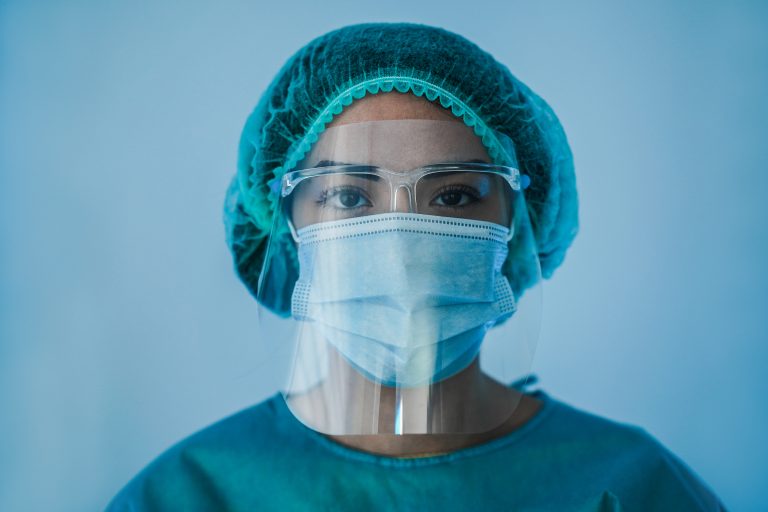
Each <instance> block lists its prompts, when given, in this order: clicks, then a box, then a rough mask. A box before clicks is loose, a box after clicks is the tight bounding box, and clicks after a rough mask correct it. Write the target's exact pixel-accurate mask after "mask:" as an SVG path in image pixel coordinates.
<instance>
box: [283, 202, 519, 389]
mask: <svg viewBox="0 0 768 512" xmlns="http://www.w3.org/2000/svg"><path fill="white" fill-rule="evenodd" d="M509 235H510V232H509V229H507V228H505V227H504V226H501V225H498V224H494V223H491V222H484V221H473V220H466V219H457V218H449V217H440V216H432V215H423V214H415V213H385V214H379V215H370V216H365V217H356V218H352V219H346V220H341V221H334V222H325V223H319V224H313V225H310V226H307V227H305V228H303V229H300V230H298V232H297V236H298V242H299V246H298V254H299V263H300V276H299V279H298V281H297V283H296V287H295V288H294V291H293V297H292V313H293V315H294V317H295V318H296V319H298V320H301V321H305V322H307V325H308V327H310V328H311V329H314V330H315V331H316V332H317V334H319V335H320V336H321V338H323V339H325V340H326V341H327V342H328V343H330V344H331V345H333V346H334V347H335V348H336V349H337V350H338V351H339V352H340V353H341V354H342V355H343V356H344V357H345V358H346V360H347V361H348V362H349V363H350V364H351V365H352V366H353V367H354V368H356V369H357V370H358V371H360V372H361V373H362V374H363V375H365V376H366V377H368V378H369V379H371V380H374V381H377V382H381V383H383V384H385V385H388V386H403V387H414V386H420V385H426V384H430V383H434V382H438V381H440V380H443V379H445V378H447V377H449V376H451V375H453V374H455V373H457V372H459V371H461V370H462V369H464V368H466V367H467V366H468V365H469V364H470V363H471V362H472V361H473V360H474V359H475V357H476V356H477V354H478V352H479V350H480V345H481V343H482V341H483V338H484V337H485V334H486V332H487V330H488V329H490V328H491V327H493V326H494V325H495V324H497V323H498V322H500V321H502V320H504V319H506V318H508V317H509V316H511V315H512V314H513V313H514V312H515V310H516V304H515V299H514V294H513V292H512V289H511V287H510V285H509V282H508V281H507V279H506V277H504V275H503V274H502V273H501V266H502V264H503V263H504V260H505V259H506V257H507V240H508V239H509Z"/></svg>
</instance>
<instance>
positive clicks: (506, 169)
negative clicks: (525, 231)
mask: <svg viewBox="0 0 768 512" xmlns="http://www.w3.org/2000/svg"><path fill="white" fill-rule="evenodd" d="M444 172H477V173H486V174H488V173H491V174H495V175H497V176H500V177H501V178H503V179H504V180H505V181H506V182H507V183H508V184H509V186H510V187H511V188H512V190H513V192H515V193H519V192H521V191H522V189H524V188H525V186H524V185H523V180H522V179H521V174H520V170H519V169H517V168H516V167H511V166H507V165H499V164H489V163H480V162H468V163H464V162H447V163H438V164H431V165H425V166H422V167H417V168H415V169H410V170H406V171H393V170H390V169H386V168H383V167H378V166H375V165H363V164H342V165H329V166H323V167H309V168H307V169H298V170H295V171H290V172H287V173H285V174H284V175H283V177H282V179H281V181H280V197H281V198H282V199H285V198H286V197H288V196H289V195H291V193H292V192H293V191H294V190H295V189H296V187H297V186H298V185H299V184H300V183H301V182H302V181H305V180H308V179H310V178H315V177H318V176H328V175H332V174H367V175H375V176H379V177H381V178H383V179H384V180H386V181H387V182H388V183H389V186H390V197H391V201H392V202H391V204H390V211H395V208H396V207H397V204H396V201H397V191H399V190H400V189H401V188H405V189H406V190H407V191H408V201H409V211H415V206H416V205H415V204H414V202H415V199H414V198H415V197H416V184H417V183H418V182H419V180H421V179H422V178H423V177H425V176H428V175H430V174H437V173H444ZM286 222H287V223H288V227H289V229H290V230H291V235H292V237H293V239H294V240H295V241H296V242H298V235H297V232H296V227H295V226H294V224H293V221H292V219H291V216H290V215H286ZM512 222H513V221H512ZM507 227H509V228H510V229H512V227H511V226H507ZM510 236H511V233H510Z"/></svg>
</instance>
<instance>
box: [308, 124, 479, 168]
mask: <svg viewBox="0 0 768 512" xmlns="http://www.w3.org/2000/svg"><path fill="white" fill-rule="evenodd" d="M469 160H480V161H484V162H490V158H489V156H488V152H487V150H486V148H485V146H484V145H483V143H482V141H481V140H480V138H479V137H478V136H477V135H475V133H474V132H473V131H472V129H471V128H469V127H467V126H466V125H465V124H464V123H462V122H460V121H459V122H457V121H452V120H443V119H440V120H437V119H387V120H369V121H356V122H350V123H345V124H338V125H335V126H334V125H332V126H331V127H330V128H328V129H326V130H325V131H324V132H323V133H322V134H321V135H320V137H319V139H318V141H317V142H316V143H315V144H314V146H313V147H312V149H311V151H310V152H309V154H308V155H307V156H306V157H305V158H304V160H303V161H302V162H300V164H299V166H298V167H299V168H308V167H315V166H317V164H318V163H320V162H322V161H332V162H336V163H339V164H366V165H376V166H378V167H384V168H387V169H390V170H393V171H405V170H409V169H414V168H417V167H421V166H424V165H429V164H435V163H445V162H464V161H469Z"/></svg>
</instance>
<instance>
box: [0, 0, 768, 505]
mask: <svg viewBox="0 0 768 512" xmlns="http://www.w3.org/2000/svg"><path fill="white" fill-rule="evenodd" d="M0 20H1V21H0V42H1V44H2V54H1V59H2V60H1V62H0V66H1V67H0V87H1V89H0V90H1V96H0V118H1V119H2V125H0V130H1V134H2V139H1V146H0V235H1V237H2V238H1V241H0V315H1V316H0V383H1V386H2V387H0V400H1V402H0V509H2V510H13V511H25V510H62V511H70V510H72V511H74V510H97V509H100V508H103V507H104V505H105V504H106V503H107V501H108V500H109V499H110V498H111V497H112V496H113V495H114V494H115V493H116V492H117V491H118V490H119V489H120V488H121V487H122V486H123V485H124V484H125V483H126V482H127V481H128V480H129V479H130V478H131V477H132V476H133V475H134V474H135V473H136V472H137V471H139V470H140V469H141V468H142V467H143V466H144V465H146V464H147V463H148V462H149V461H150V460H151V459H152V458H153V457H155V456H156V455H157V454H159V453H160V452H161V451H163V450H164V449H166V448H168V447H169V446H170V445H171V444H172V443H174V442H176V441H178V440H180V439H181V438H183V437H185V436H186V435H188V434H190V433H192V432H194V431H197V430H199V429H200V428H202V427H204V426H206V425H208V424H210V423H212V422H214V421H216V420H218V419H221V418H222V417H224V416H227V415H229V414H231V413H233V412H235V411H238V410H240V409H242V408H244V407H247V406H249V405H251V404H254V403H256V402H259V401H261V400H262V399H264V398H266V397H267V396H269V395H271V394H273V393H274V392H276V391H277V389H278V388H279V386H280V385H282V384H283V381H284V379H285V376H284V375H280V374H277V372H274V371H271V365H270V362H269V355H268V354H267V353H266V352H265V351H264V350H262V348H261V347H262V344H261V343H260V339H262V337H264V336H269V333H268V332H267V333H265V332H264V331H263V330H260V329H259V325H258V322H257V307H256V303H255V301H254V300H253V299H252V297H251V296H250V295H249V294H248V293H247V291H246V290H245V288H244V287H243V286H242V285H241V284H240V283H239V281H238V280H237V278H236V277H235V274H234V272H233V269H232V262H231V258H230V255H229V253H228V250H227V248H226V246H225V243H224V229H223V225H222V221H221V216H222V214H221V209H222V203H223V199H224V191H225V189H226V186H227V184H228V182H229V180H230V178H231V176H232V175H233V173H234V171H235V158H236V148H237V142H238V137H239V133H240V130H241V128H242V125H243V122H244V121H245V118H246V116H247V115H248V113H249V112H250V111H251V109H252V108H253V106H254V105H255V104H256V101H257V100H258V98H259V96H260V95H261V93H262V92H263V91H264V89H265V87H266V85H267V83H268V82H269V80H271V78H272V77H273V76H274V74H275V73H276V72H277V70H278V69H279V68H280V66H281V65H282V64H283V63H284V62H285V60H286V59H287V58H288V57H289V56H290V55H291V54H292V53H293V52H294V51H295V50H297V49H298V48H299V47H301V46H302V45H304V44H305V43H306V42H308V41H309V40H310V39H311V38H313V37H315V36H317V35H320V34H322V33H325V32H326V31H328V30H331V29H334V28H337V27H340V26H343V25H346V24H350V23H356V22H363V21H415V22H422V23H428V24H432V25H437V26H442V27H445V28H447V29H449V30H453V31H455V32H458V33H460V34H462V35H464V36H466V37H468V38H469V39H470V40H472V41H474V42H476V43H477V44H479V45H480V46H481V47H483V48H484V49H486V50H488V51H489V52H491V53H492V54H493V55H494V56H495V57H496V58H497V59H498V60H500V61H501V62H503V63H505V64H506V65H507V66H509V68H510V69H511V70H512V72H513V73H514V74H515V75H516V76H518V77H519V78H520V79H521V80H523V81H524V82H526V83H527V84H528V85H529V86H531V87H532V88H533V90H535V91H536V92H538V93H539V94H541V95H542V96H543V97H544V98H545V99H546V100H547V101H548V102H549V103H550V104H551V105H552V107H553V108H554V110H555V112H556V113H557V114H558V116H559V117H560V119H561V120H562V122H563V125H564V126H565V129H566V132H567V134H568V136H569V140H570V142H571V144H572V148H573V152H574V155H575V161H576V173H577V185H578V190H579V198H580V201H581V208H580V214H581V231H580V233H579V235H578V237H577V238H576V241H575V243H574V244H573V246H572V248H571V250H570V251H569V252H568V254H567V257H566V260H565V262H564V264H563V266H562V267H561V268H560V269H558V270H557V272H556V273H555V275H554V278H553V279H552V280H551V281H547V282H545V283H544V318H543V327H542V331H541V338H540V341H539V348H538V352H537V356H536V360H535V363H534V371H535V372H536V373H537V374H538V375H539V377H540V381H541V387H542V388H543V389H545V390H546V391H548V392H549V393H550V394H551V395H553V396H554V397H556V398H559V399H561V400H564V401H566V402H568V403H571V404H573V405H575V406H577V407H580V408H584V409H586V410H588V411H592V412H595V413H598V414H601V415H604V416H607V417H609V418H612V419H617V420H620V421H623V422H628V423H633V424H637V425H640V426H642V427H644V428H645V429H647V430H648V431H649V432H650V433H652V434H653V435H655V436H656V437H657V438H658V439H659V440H661V441H662V442H663V443H664V444H665V445H666V446H668V447H669V448H670V449H671V450H672V451H674V452H675V453H676V454H678V455H679V456H680V457H681V458H682V459H683V460H685V461H686V462H687V463H688V464H689V465H690V466H691V467H692V468H693V469H694V471H696V472H697V473H698V474H699V475H700V476H701V477H702V478H703V479H704V480H705V481H706V482H707V483H708V484H709V485H711V486H712V487H713V488H714V490H715V491H716V492H717V493H718V494H719V496H720V497H721V498H722V499H723V501H724V502H725V504H726V505H727V506H728V507H730V508H732V509H733V510H760V509H761V504H762V506H764V504H765V503H766V502H768V487H766V486H765V482H766V481H768V440H767V439H766V434H765V433H766V431H768V406H767V403H766V398H765V392H766V391H767V390H768V389H767V388H768V386H767V384H768V376H767V375H768V373H767V372H766V371H765V366H766V362H768V357H767V356H768V320H766V313H768V308H766V306H767V305H768V271H766V264H767V263H768V229H767V228H768V206H767V205H768V200H766V191H768V166H767V165H766V164H768V158H767V156H768V144H767V143H766V135H767V134H768V129H767V128H768V123H767V122H766V119H767V118H768V102H767V101H766V99H765V94H766V91H768V66H766V63H768V23H767V20H768V4H766V3H765V2H757V1H756V2H745V1H721V2H712V1H696V2H694V1H686V2H670V1H661V0H658V1H645V2H633V3H630V2H609V1H605V2H567V1H562V2H549V1H541V2H539V1H537V2H533V1H530V2H515V1H509V2H502V1H498V2H488V1H472V2H466V3H461V2H455V3H446V2H435V1H424V2H405V1H390V2H371V3H369V4H364V3H361V2H352V1H327V2H309V1H304V2H298V3H297V2H277V3H269V4H258V3H256V2H246V1H241V2H228V3H227V2H217V3H214V2H207V3H203V2H169V1H161V2H148V1H132V2H84V1H68V2H56V3H54V2H43V1H41V2H21V1H9V0H6V1H3V2H2V4H0Z"/></svg>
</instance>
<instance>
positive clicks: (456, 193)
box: [432, 185, 478, 208]
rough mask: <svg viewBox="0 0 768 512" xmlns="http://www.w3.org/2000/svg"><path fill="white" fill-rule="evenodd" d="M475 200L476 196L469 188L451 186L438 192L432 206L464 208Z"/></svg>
mask: <svg viewBox="0 0 768 512" xmlns="http://www.w3.org/2000/svg"><path fill="white" fill-rule="evenodd" d="M477 200H478V196H477V194H476V193H475V192H474V190H472V189H471V188H470V187H465V186H455V185H453V186H448V187H445V188H444V189H442V190H440V191H439V192H438V193H437V195H436V196H435V198H434V199H433V200H432V204H434V205H437V206H450V207H454V208H455V207H458V206H466V205H468V204H470V203H474V202H475V201H477Z"/></svg>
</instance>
